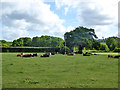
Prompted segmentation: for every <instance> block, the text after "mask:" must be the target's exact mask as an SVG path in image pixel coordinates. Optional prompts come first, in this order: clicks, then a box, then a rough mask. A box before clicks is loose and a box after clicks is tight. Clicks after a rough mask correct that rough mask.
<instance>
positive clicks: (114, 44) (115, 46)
mask: <svg viewBox="0 0 120 90" xmlns="http://www.w3.org/2000/svg"><path fill="white" fill-rule="evenodd" d="M103 41H104V42H103ZM93 49H96V50H105V51H116V52H118V51H119V52H120V38H118V37H109V38H106V39H103V40H102V42H101V41H99V40H95V41H94V43H93Z"/></svg>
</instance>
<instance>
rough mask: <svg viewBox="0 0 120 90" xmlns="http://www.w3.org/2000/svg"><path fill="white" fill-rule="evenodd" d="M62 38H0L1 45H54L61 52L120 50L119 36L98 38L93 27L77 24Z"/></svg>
mask: <svg viewBox="0 0 120 90" xmlns="http://www.w3.org/2000/svg"><path fill="white" fill-rule="evenodd" d="M64 39H65V40H63V39H62V38H59V37H53V36H41V37H38V36H36V37H33V38H30V37H21V38H18V39H17V40H13V42H7V41H5V40H0V46H2V47H10V46H12V47H54V48H60V49H61V51H62V52H64V50H65V45H66V49H67V50H66V51H68V52H71V51H78V52H80V53H82V50H83V49H91V50H93V49H95V50H105V51H119V52H120V38H118V37H108V38H105V39H98V37H97V36H96V34H95V30H94V29H91V28H90V29H89V28H86V27H82V26H79V27H77V28H75V29H74V30H72V31H70V32H66V33H65V34H64Z"/></svg>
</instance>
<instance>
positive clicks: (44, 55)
mask: <svg viewBox="0 0 120 90" xmlns="http://www.w3.org/2000/svg"><path fill="white" fill-rule="evenodd" d="M49 56H50V54H49V53H46V54H43V55H41V56H40V57H49Z"/></svg>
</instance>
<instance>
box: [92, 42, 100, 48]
mask: <svg viewBox="0 0 120 90" xmlns="http://www.w3.org/2000/svg"><path fill="white" fill-rule="evenodd" d="M93 48H94V49H96V50H99V49H100V41H96V40H94V42H93Z"/></svg>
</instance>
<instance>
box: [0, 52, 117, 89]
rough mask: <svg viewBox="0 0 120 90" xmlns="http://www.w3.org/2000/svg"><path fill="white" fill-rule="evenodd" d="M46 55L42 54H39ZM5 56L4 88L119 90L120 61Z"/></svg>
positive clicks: (59, 56)
mask: <svg viewBox="0 0 120 90" xmlns="http://www.w3.org/2000/svg"><path fill="white" fill-rule="evenodd" d="M39 54H42V53H39ZM16 55H17V53H2V87H3V88H117V87H118V59H108V58H107V55H97V56H94V55H92V56H90V57H85V56H82V55H80V54H77V55H75V56H67V55H61V54H57V55H54V56H50V57H49V58H42V57H40V56H38V57H28V58H22V57H16Z"/></svg>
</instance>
